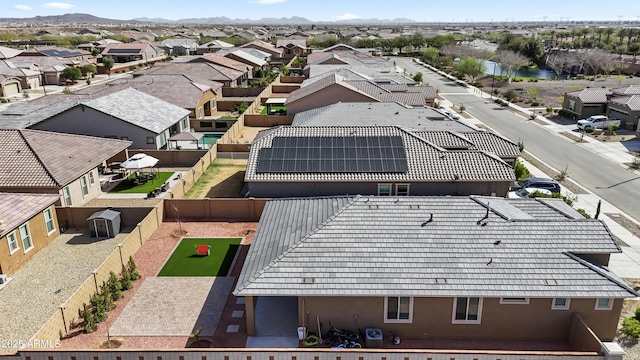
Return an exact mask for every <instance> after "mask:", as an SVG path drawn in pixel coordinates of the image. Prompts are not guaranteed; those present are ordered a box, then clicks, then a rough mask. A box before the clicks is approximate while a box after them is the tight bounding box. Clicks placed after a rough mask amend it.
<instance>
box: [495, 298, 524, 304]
mask: <svg viewBox="0 0 640 360" xmlns="http://www.w3.org/2000/svg"><path fill="white" fill-rule="evenodd" d="M528 303H529V298H524V297H508V298H507V297H505V298H500V304H528Z"/></svg>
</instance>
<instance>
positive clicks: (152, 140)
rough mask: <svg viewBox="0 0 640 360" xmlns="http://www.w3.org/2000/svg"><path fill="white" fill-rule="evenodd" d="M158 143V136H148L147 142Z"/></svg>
mask: <svg viewBox="0 0 640 360" xmlns="http://www.w3.org/2000/svg"><path fill="white" fill-rule="evenodd" d="M155 143H156V138H154V137H153V136H147V144H155Z"/></svg>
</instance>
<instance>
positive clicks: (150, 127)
mask: <svg viewBox="0 0 640 360" xmlns="http://www.w3.org/2000/svg"><path fill="white" fill-rule="evenodd" d="M76 96H77V97H75V98H66V99H62V100H60V101H57V102H55V103H52V104H46V103H43V102H44V99H42V100H40V99H39V101H38V102H37V103H33V104H13V105H11V106H9V108H8V109H6V110H5V111H3V112H0V128H8V129H25V128H29V129H36V130H46V131H55V132H60V133H67V134H78V135H88V136H98V137H106V138H113V139H122V140H127V141H131V143H130V144H131V148H132V149H152V150H158V149H163V148H166V146H167V140H168V139H169V137H171V135H173V134H176V133H179V132H183V131H189V129H190V127H189V113H190V111H189V110H186V109H184V108H181V107H178V106H176V105H173V104H170V103H168V102H166V101H163V100H161V99H159V98H157V97H155V96H151V95H148V94H145V93H143V92H141V91H138V90H135V89H132V88H126V89H124V90H121V91H118V92H114V93H112V94H108V95H104V96H101V97H99V98H94V99H92V98H90V95H76Z"/></svg>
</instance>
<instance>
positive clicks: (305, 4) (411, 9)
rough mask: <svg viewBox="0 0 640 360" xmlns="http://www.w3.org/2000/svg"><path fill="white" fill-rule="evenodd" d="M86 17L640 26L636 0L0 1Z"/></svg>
mask: <svg viewBox="0 0 640 360" xmlns="http://www.w3.org/2000/svg"><path fill="white" fill-rule="evenodd" d="M66 13H85V14H91V15H95V16H99V17H103V18H109V19H119V20H129V19H133V18H141V17H147V18H164V19H169V20H178V19H185V18H200V17H218V16H225V17H228V18H231V19H252V20H256V19H260V18H267V17H275V18H281V17H292V16H300V17H304V18H307V19H309V20H311V21H337V20H350V19H370V18H377V19H389V20H390V19H395V18H407V19H412V20H415V21H418V22H423V21H426V22H481V21H482V22H485V21H486V22H490V21H494V22H504V21H577V20H596V21H597V20H609V21H624V22H628V21H640V1H638V0H632V1H629V0H608V1H606V2H603V1H602V0H537V1H513V0H510V1H503V0H486V1H479V0H449V1H434V0H403V1H389V0H178V1H172V0H155V1H153V0H133V1H132V0H68V1H67V0H62V1H60V2H47V1H46V0H45V1H33V0H0V17H11V18H14V17H16V18H24V17H33V16H38V15H41V16H45V15H62V14H66Z"/></svg>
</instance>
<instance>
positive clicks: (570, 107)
mask: <svg viewBox="0 0 640 360" xmlns="http://www.w3.org/2000/svg"><path fill="white" fill-rule="evenodd" d="M575 108H576V102H575V100H569V110H572V111H573V110H575Z"/></svg>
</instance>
